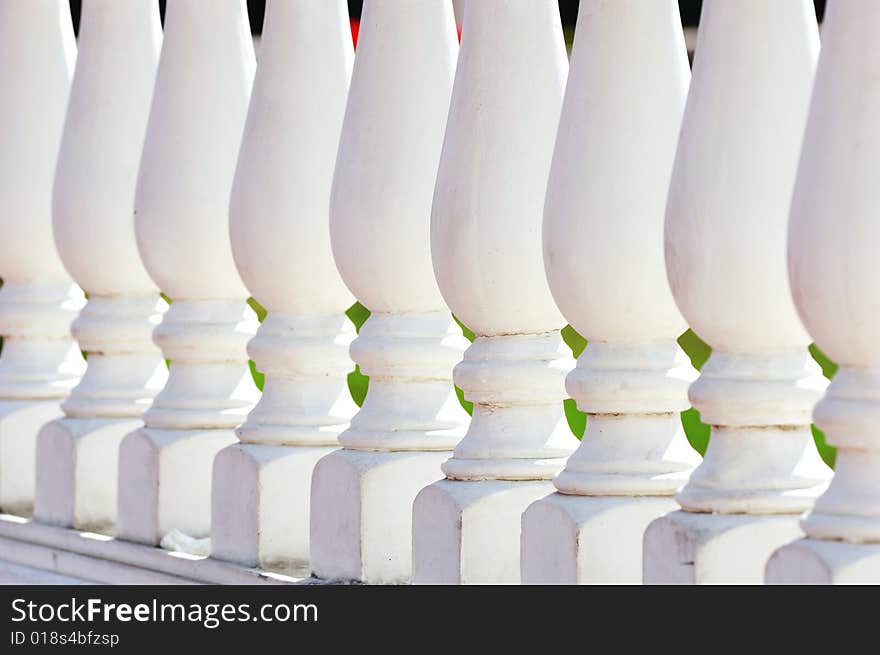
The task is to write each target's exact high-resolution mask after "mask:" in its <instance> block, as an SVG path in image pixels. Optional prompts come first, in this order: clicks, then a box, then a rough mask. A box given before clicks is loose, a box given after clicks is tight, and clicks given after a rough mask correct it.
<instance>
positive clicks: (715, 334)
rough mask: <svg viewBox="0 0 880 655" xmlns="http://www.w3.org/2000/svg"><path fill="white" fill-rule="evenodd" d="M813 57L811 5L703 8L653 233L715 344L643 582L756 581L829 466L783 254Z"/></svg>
mask: <svg viewBox="0 0 880 655" xmlns="http://www.w3.org/2000/svg"><path fill="white" fill-rule="evenodd" d="M818 52H819V38H818V30H817V26H816V14H815V10H814V8H813V3H812V2H810V1H809V0H784V1H782V2H762V1H761V0H746V1H745V2H729V1H725V0H707V2H705V3H704V5H703V14H702V18H701V22H700V33H699V40H698V43H697V49H696V55H695V59H694V69H693V80H692V82H691V88H690V94H689V96H688V100H687V106H686V109H685V115H684V120H683V127H682V133H681V138H680V141H679V146H678V153H677V156H676V162H675V168H674V172H673V176H672V184H671V189H670V194H669V202H668V206H667V215H666V228H665V243H666V264H667V271H668V276H669V281H670V284H671V286H672V292H673V295H674V296H675V299H676V301H677V303H678V306H679V308H680V309H681V312H682V314H683V315H684V317H685V318H686V319H687V321H688V323H689V324H690V326H691V327H692V328H693V330H694V332H696V333H697V334H698V335H699V336H700V337H701V338H702V339H703V340H704V341H706V342H707V343H708V344H709V345H710V346H712V348H713V352H712V355H711V356H710V358H709V360H708V361H707V362H706V364H705V365H704V366H703V368H702V370H701V373H700V377H699V379H698V380H697V381H696V382H694V383H693V384H692V385H691V387H690V390H689V395H690V399H691V402H692V403H693V405H694V407H696V408H697V409H698V410H699V411H700V414H701V417H702V420H703V421H704V422H706V423H708V424H709V425H710V426H712V435H711V439H710V441H709V447H708V450H707V451H706V455H705V458H704V459H703V462H702V463H701V464H700V466H698V467H697V468H696V470H695V471H694V472H693V474H692V475H691V477H690V481H689V482H688V484H687V485H685V486H684V488H683V489H682V490H681V491H680V492H679V493H678V495H677V496H676V499H677V500H678V502H679V504H680V505H681V507H682V511H677V512H673V513H671V514H669V515H667V516H666V517H663V518H660V519H657V520H656V521H654V522H653V523H652V524H651V525H650V526H649V527H648V530H647V531H646V533H645V546H644V548H645V561H644V581H645V582H646V583H661V582H681V583H710V582H722V583H734V582H742V583H760V582H761V580H762V579H763V570H764V564H765V563H766V561H767V558H768V557H769V556H770V554H771V553H772V552H773V550H774V549H775V548H776V547H778V546H779V545H781V544H783V543H785V542H786V541H789V540H791V539H792V538H794V537H796V536H797V534H798V533H799V530H798V525H797V515H798V514H800V513H801V512H803V511H804V510H807V509H809V508H810V507H811V505H812V503H813V499H814V498H815V497H816V495H818V493H819V492H820V491H821V490H822V489H823V488H824V485H825V481H826V480H827V479H828V477H829V474H830V470H829V469H828V468H827V467H826V466H825V465H824V464H823V463H822V461H821V459H820V458H819V455H818V453H817V451H816V448H815V446H814V444H813V438H812V435H811V433H810V413H811V411H812V408H813V404H814V403H815V402H816V400H817V399H818V398H819V396H820V395H821V393H822V390H823V388H824V386H825V384H826V381H825V379H824V378H823V377H822V375H821V371H820V369H819V366H818V365H817V364H816V363H815V362H814V361H813V360H812V358H811V357H810V355H809V353H808V351H807V346H808V345H809V343H810V338H809V336H808V335H807V334H806V332H805V331H804V329H803V327H802V325H801V323H800V321H799V320H798V316H797V312H796V310H795V307H794V303H793V302H792V299H791V292H790V288H789V283H788V275H787V271H786V264H785V253H786V235H787V230H788V212H789V205H790V201H791V192H792V189H793V186H794V179H795V172H796V167H797V159H798V155H799V152H800V146H801V141H802V138H803V130H804V125H805V123H806V116H807V107H808V104H809V97H810V91H811V87H812V82H813V75H814V71H815V65H816V58H817V55H818ZM782 80H784V83H782V82H781V81H782Z"/></svg>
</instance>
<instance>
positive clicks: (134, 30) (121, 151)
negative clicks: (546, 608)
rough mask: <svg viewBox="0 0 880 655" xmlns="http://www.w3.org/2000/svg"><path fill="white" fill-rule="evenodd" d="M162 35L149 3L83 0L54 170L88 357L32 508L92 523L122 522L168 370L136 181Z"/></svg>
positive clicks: (51, 439) (46, 445) (62, 242)
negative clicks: (129, 445)
mask: <svg viewBox="0 0 880 655" xmlns="http://www.w3.org/2000/svg"><path fill="white" fill-rule="evenodd" d="M161 40H162V28H161V25H160V23H159V7H158V5H157V4H156V3H155V2H153V1H152V0H132V1H130V2H117V1H116V0H86V1H85V2H84V3H83V5H82V15H81V18H80V32H79V44H78V45H79V53H78V58H77V67H76V71H75V74H74V79H73V86H72V88H71V95H70V104H69V109H68V112H67V120H66V122H65V129H64V136H63V138H62V142H61V152H60V155H59V160H58V168H57V173H56V177H55V188H54V203H53V205H54V232H55V242H56V244H57V246H58V251H59V253H60V254H61V258H62V260H63V261H64V265H65V266H66V268H67V270H68V271H70V274H71V275H72V276H73V278H74V279H75V280H76V281H77V282H78V283H79V285H80V286H81V287H82V288H83V289H84V290H85V291H86V292H87V293H88V294H89V301H88V304H87V305H86V307H85V308H84V309H83V311H82V312H81V313H80V316H79V318H77V319H76V321H75V322H74V323H73V334H74V336H75V337H76V339H77V341H78V342H79V345H80V347H81V348H82V349H83V350H84V351H85V352H87V353H88V368H87V369H86V373H85V376H84V377H83V379H82V381H81V382H80V384H79V385H78V386H77V387H76V388H75V389H74V390H73V391H72V392H71V394H70V396H69V397H68V398H67V400H65V401H64V403H63V404H62V408H63V409H64V413H65V417H64V418H61V419H58V420H56V421H53V422H52V423H49V424H47V425H46V426H44V427H43V429H42V430H41V431H40V436H39V439H38V454H37V498H36V512H35V513H36V516H37V518H38V519H39V520H40V521H43V522H46V523H54V524H57V525H63V526H71V525H72V526H75V527H77V528H80V529H87V530H91V531H112V529H113V526H114V524H115V522H116V501H117V498H116V485H117V475H116V474H117V467H118V453H119V444H120V442H121V441H122V438H123V437H124V436H125V435H126V434H128V433H129V432H131V431H132V430H134V429H136V428H137V427H139V425H140V415H141V413H142V412H143V411H144V409H146V408H147V407H148V406H149V403H150V400H151V398H152V397H153V396H154V395H155V394H156V391H157V390H158V389H159V388H161V386H162V384H163V382H164V380H165V377H166V376H167V369H166V367H165V363H164V362H163V361H162V358H161V353H160V352H159V349H158V348H156V346H155V345H154V344H153V342H152V339H151V335H152V329H153V327H154V326H155V323H157V322H158V320H159V318H160V316H161V314H160V312H161V311H162V309H164V307H165V301H163V300H162V299H161V298H159V292H158V290H157V289H156V285H155V284H154V283H153V281H152V280H150V278H149V276H148V275H147V272H146V271H145V270H144V267H143V265H142V264H141V261H140V258H139V257H138V252H137V244H136V243H135V236H134V189H135V181H136V178H137V170H138V162H139V161H140V156H141V149H142V147H143V142H144V132H145V130H146V125H147V115H148V113H149V109H150V98H151V97H152V94H153V84H154V82H155V77H156V63H157V61H158V55H159V47H160V44H161Z"/></svg>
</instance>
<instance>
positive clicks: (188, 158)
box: [117, 0, 259, 544]
mask: <svg viewBox="0 0 880 655" xmlns="http://www.w3.org/2000/svg"><path fill="white" fill-rule="evenodd" d="M254 68H255V63H254V53H253V46H252V41H251V35H250V29H249V24H248V19H247V9H246V6H245V3H244V2H243V1H242V0H215V1H214V2H212V3H211V4H210V7H208V6H207V5H206V4H205V3H203V2H200V1H199V0H176V1H175V2H173V3H169V4H168V10H167V13H166V15H165V36H164V42H163V46H162V52H161V56H160V59H159V67H158V72H157V77H156V86H155V90H154V95H153V101H152V106H151V109H150V116H149V120H148V123H147V133H146V138H145V142H144V151H143V155H142V158H141V165H140V171H139V175H138V182H137V190H136V193H135V234H136V238H137V245H138V251H139V252H140V255H141V259H142V260H143V263H144V266H145V267H146V269H147V272H148V273H149V274H150V277H151V278H152V280H153V281H154V282H155V283H156V285H157V286H158V287H159V288H160V289H161V290H162V291H163V292H165V293H166V294H167V295H168V296H170V297H171V299H172V305H171V308H170V309H169V310H168V312H166V313H165V315H164V317H163V319H162V322H161V324H160V325H159V326H158V327H157V328H156V330H155V331H154V333H153V340H154V342H155V343H156V345H157V346H159V347H160V348H161V349H162V352H163V354H164V356H165V357H166V358H167V359H169V360H170V361H171V369H170V373H169V377H168V381H167V383H166V384H165V386H164V388H163V389H162V391H161V392H160V393H159V394H158V395H157V396H156V398H155V400H154V401H153V404H152V406H151V407H150V408H149V409H148V410H147V411H146V412H145V413H144V415H143V418H144V424H145V426H146V427H145V428H143V429H141V430H138V431H135V432H132V433H131V434H129V435H128V436H127V437H125V439H124V440H123V442H122V446H121V449H120V454H119V519H118V525H117V534H118V535H119V536H120V537H122V538H124V539H130V540H134V541H142V542H145V543H153V544H155V543H158V542H159V540H160V539H161V537H162V536H163V535H164V534H165V533H166V532H167V531H169V530H171V529H175V528H176V529H178V530H181V531H183V532H185V533H186V534H188V535H190V536H192V537H197V538H201V537H206V536H208V534H209V529H210V517H211V469H212V464H213V459H214V456H215V455H216V453H217V452H219V451H220V450H221V449H222V448H223V447H224V446H227V445H229V444H231V443H234V442H235V441H236V438H235V433H234V430H235V428H236V427H237V426H238V425H239V424H240V423H241V422H242V420H243V418H244V417H245V416H246V415H247V413H248V411H249V410H250V409H251V407H252V405H253V403H254V401H255V400H256V398H257V397H258V395H259V394H258V391H257V389H256V387H255V386H254V383H253V380H252V378H251V375H250V371H249V368H248V365H247V355H246V344H247V341H248V339H250V338H251V337H252V336H253V335H254V332H255V329H256V316H255V315H254V313H253V311H252V310H250V308H249V307H247V305H246V303H245V300H246V298H247V297H248V292H247V289H246V288H245V287H244V285H243V284H242V282H241V279H240V278H239V277H238V273H237V271H236V268H235V263H234V261H233V257H232V249H231V246H230V239H229V223H228V217H229V196H230V190H231V187H232V179H233V174H234V172H235V164H236V159H237V156H238V149H239V145H240V143H241V137H242V132H243V129H244V123H245V117H246V114H247V105H248V99H249V96H250V91H251V84H252V81H253V75H254Z"/></svg>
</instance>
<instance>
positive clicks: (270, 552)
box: [211, 444, 336, 577]
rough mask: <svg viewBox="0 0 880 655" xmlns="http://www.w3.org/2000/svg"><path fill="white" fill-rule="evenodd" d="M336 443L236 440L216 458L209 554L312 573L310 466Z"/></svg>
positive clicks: (288, 572)
mask: <svg viewBox="0 0 880 655" xmlns="http://www.w3.org/2000/svg"><path fill="white" fill-rule="evenodd" d="M334 450H336V448H335V447H333V446H325V447H300V446H268V445H258V444H234V445H232V446H227V447H226V448H224V449H223V450H221V451H220V453H219V454H218V455H217V458H216V459H215V460H214V474H213V485H212V492H211V557H213V558H215V559H221V560H224V561H228V562H234V563H236V564H241V565H243V566H249V567H260V568H261V569H263V570H266V571H274V572H277V573H283V574H285V575H291V576H294V577H308V575H309V574H310V568H309V503H310V490H311V480H312V471H313V470H314V469H315V465H316V464H317V463H318V460H320V459H321V458H322V457H324V456H325V455H328V454H329V453H331V452H333V451H334Z"/></svg>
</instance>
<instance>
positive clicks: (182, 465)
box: [116, 428, 238, 545]
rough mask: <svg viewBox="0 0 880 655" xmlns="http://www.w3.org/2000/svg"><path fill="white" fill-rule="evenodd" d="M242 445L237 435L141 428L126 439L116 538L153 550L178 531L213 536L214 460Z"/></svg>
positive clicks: (122, 450) (122, 449) (121, 451)
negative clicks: (169, 534) (223, 450)
mask: <svg viewBox="0 0 880 655" xmlns="http://www.w3.org/2000/svg"><path fill="white" fill-rule="evenodd" d="M237 441H238V440H237V439H236V437H235V432H233V431H232V430H162V429H156V428H141V429H140V430H135V431H134V432H132V433H130V434H129V435H128V436H126V437H125V438H124V439H123V440H122V445H121V446H120V448H119V505H118V518H117V521H116V536H117V537H119V538H120V539H125V540H127V541H136V542H139V543H143V544H150V545H156V544H158V543H159V542H160V541H161V539H162V537H164V536H165V535H166V534H168V533H169V532H170V531H171V530H175V529H176V530H180V531H181V532H183V533H184V534H186V535H189V536H190V537H194V538H204V537H207V536H209V534H210V531H211V472H212V469H213V465H214V457H216V456H217V453H219V452H220V451H221V450H222V449H223V448H225V447H226V446H229V445H231V444H233V443H236V442H237Z"/></svg>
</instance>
